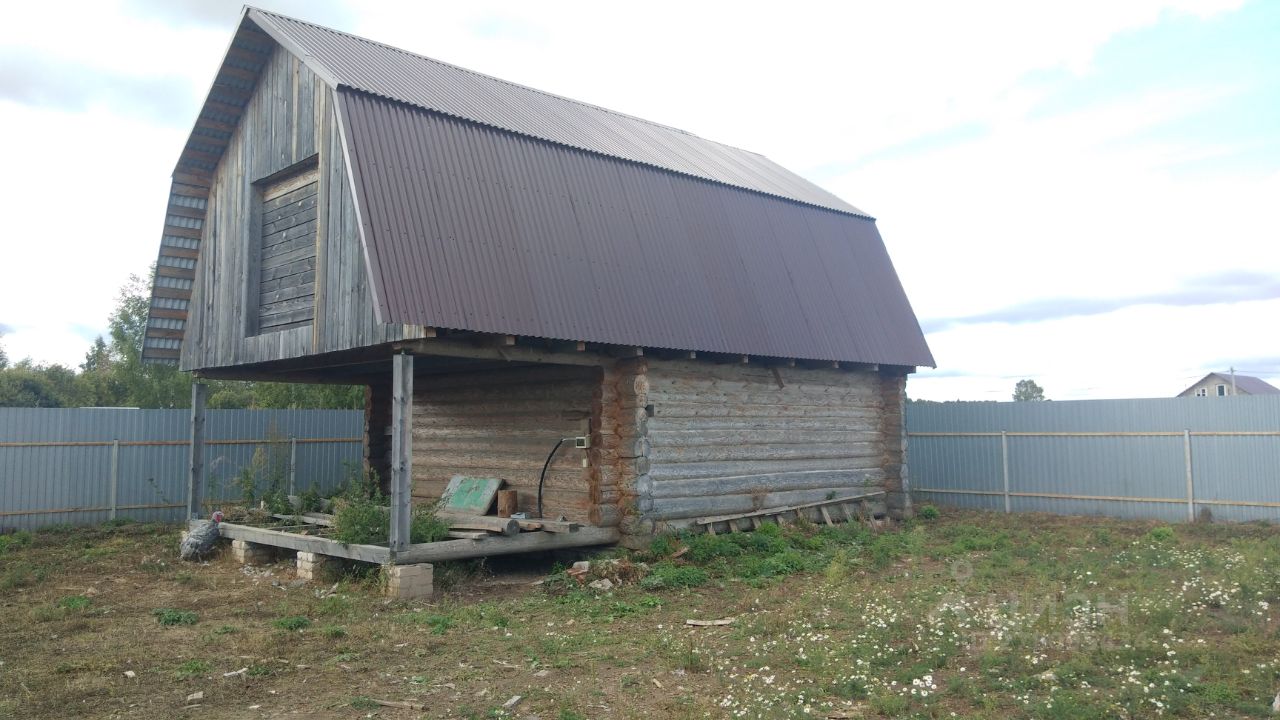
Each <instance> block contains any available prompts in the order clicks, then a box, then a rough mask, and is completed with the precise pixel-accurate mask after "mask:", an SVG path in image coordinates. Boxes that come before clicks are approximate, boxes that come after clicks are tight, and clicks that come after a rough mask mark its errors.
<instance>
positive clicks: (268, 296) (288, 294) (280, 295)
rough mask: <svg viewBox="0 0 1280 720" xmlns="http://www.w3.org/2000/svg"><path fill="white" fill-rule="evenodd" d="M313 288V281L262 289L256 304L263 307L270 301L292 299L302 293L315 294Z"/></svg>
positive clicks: (270, 302) (276, 301) (314, 287)
mask: <svg viewBox="0 0 1280 720" xmlns="http://www.w3.org/2000/svg"><path fill="white" fill-rule="evenodd" d="M315 289H316V284H315V283H314V282H300V283H298V284H296V285H291V286H286V287H281V288H279V289H276V290H264V291H263V292H261V293H260V294H259V295H258V305H259V306H261V307H265V306H267V305H270V304H272V303H278V302H282V301H284V300H292V299H294V298H299V297H302V296H303V295H313V294H315Z"/></svg>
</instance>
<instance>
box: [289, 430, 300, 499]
mask: <svg viewBox="0 0 1280 720" xmlns="http://www.w3.org/2000/svg"><path fill="white" fill-rule="evenodd" d="M297 480H298V438H296V437H290V438H289V494H290V495H297V494H298V482H297Z"/></svg>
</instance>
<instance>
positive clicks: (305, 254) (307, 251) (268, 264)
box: [262, 229, 316, 271]
mask: <svg viewBox="0 0 1280 720" xmlns="http://www.w3.org/2000/svg"><path fill="white" fill-rule="evenodd" d="M312 232H313V233H314V229H313V230H312ZM314 241H315V238H314V237H308V238H307V242H306V243H305V244H304V245H302V246H293V247H291V248H289V249H287V250H286V251H284V252H277V253H276V254H275V255H273V256H271V257H264V258H263V259H262V269H263V270H264V271H266V270H271V269H273V268H277V267H280V266H282V265H287V264H289V263H294V262H297V261H299V260H308V259H311V260H313V261H314V259H315V256H316V249H315V245H314Z"/></svg>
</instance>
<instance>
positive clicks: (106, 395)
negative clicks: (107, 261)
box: [0, 275, 364, 409]
mask: <svg viewBox="0 0 1280 720" xmlns="http://www.w3.org/2000/svg"><path fill="white" fill-rule="evenodd" d="M150 303H151V282H150V280H149V279H144V278H143V277H141V276H139V275H130V276H129V280H128V282H126V283H125V284H124V286H123V287H121V288H120V293H119V295H118V296H117V297H116V305H115V308H114V309H113V310H112V311H111V315H110V317H109V318H108V320H107V328H108V329H107V335H106V337H102V336H99V337H98V338H96V339H95V340H94V341H93V344H92V345H91V346H90V347H89V350H88V352H86V353H85V357H84V362H83V363H81V364H80V372H79V373H77V372H76V371H75V370H72V369H70V368H66V367H63V366H61V365H41V364H36V363H34V362H32V361H30V360H23V361H22V362H19V363H17V364H16V365H14V366H12V367H8V365H9V363H8V359H7V358H6V357H5V355H4V354H3V350H2V349H0V406H7V407H76V406H81V405H90V406H99V407H101V406H115V407H120V406H124V407H140V408H184V407H189V406H190V404H191V381H192V378H191V375H189V374H188V373H184V372H180V371H179V370H178V368H177V367H176V366H173V365H161V364H156V363H145V362H143V361H142V343H143V341H144V340H145V338H146V332H147V313H148V311H149V309H150ZM206 382H207V384H208V385H209V399H208V405H209V407H210V408H263V409H267V408H292V409H313V408H334V409H352V408H361V407H363V406H364V388H363V387H362V386H359V385H301V384H290V383H268V382H233V381H206Z"/></svg>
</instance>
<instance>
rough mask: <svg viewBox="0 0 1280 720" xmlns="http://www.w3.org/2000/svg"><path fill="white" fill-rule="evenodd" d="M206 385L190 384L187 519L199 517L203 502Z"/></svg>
mask: <svg viewBox="0 0 1280 720" xmlns="http://www.w3.org/2000/svg"><path fill="white" fill-rule="evenodd" d="M207 390H208V386H207V385H205V384H204V383H192V384H191V448H190V453H189V459H190V462H189V463H188V470H189V471H188V481H187V520H188V522H189V521H191V520H194V519H196V518H199V517H201V515H202V512H203V503H204V480H205V477H204V473H205V466H204V419H205V418H204V400H205V396H206V394H207Z"/></svg>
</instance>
